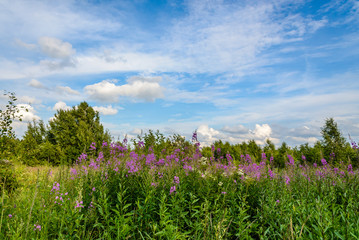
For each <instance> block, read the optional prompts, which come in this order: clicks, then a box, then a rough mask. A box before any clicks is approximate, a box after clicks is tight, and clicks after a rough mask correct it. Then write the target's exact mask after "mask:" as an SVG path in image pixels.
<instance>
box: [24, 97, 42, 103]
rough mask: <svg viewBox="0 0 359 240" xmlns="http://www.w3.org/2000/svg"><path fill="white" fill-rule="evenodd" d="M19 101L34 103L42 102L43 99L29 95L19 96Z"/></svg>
mask: <svg viewBox="0 0 359 240" xmlns="http://www.w3.org/2000/svg"><path fill="white" fill-rule="evenodd" d="M19 102H25V103H29V104H34V103H41V100H37V99H36V98H33V97H29V96H22V97H20V98H19Z"/></svg>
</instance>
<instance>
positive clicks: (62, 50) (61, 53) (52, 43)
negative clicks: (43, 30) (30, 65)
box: [38, 37, 76, 70]
mask: <svg viewBox="0 0 359 240" xmlns="http://www.w3.org/2000/svg"><path fill="white" fill-rule="evenodd" d="M38 44H39V47H40V50H41V52H42V53H43V54H45V55H46V56H47V57H49V58H50V60H49V59H47V60H42V61H41V62H40V63H41V64H43V65H46V66H48V68H49V69H50V70H58V69H62V68H65V67H74V66H75V62H76V60H75V59H74V58H73V55H74V54H75V53H76V51H75V49H73V48H72V45H71V44H70V43H68V42H64V41H62V40H60V39H57V38H52V37H41V38H40V39H39V41H38Z"/></svg>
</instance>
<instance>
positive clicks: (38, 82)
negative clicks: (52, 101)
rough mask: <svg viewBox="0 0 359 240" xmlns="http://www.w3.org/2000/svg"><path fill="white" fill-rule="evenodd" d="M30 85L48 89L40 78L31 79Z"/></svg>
mask: <svg viewBox="0 0 359 240" xmlns="http://www.w3.org/2000/svg"><path fill="white" fill-rule="evenodd" d="M29 86H30V87H34V88H39V89H47V87H45V86H44V85H43V84H42V83H41V82H40V81H39V80H36V79H31V81H30V82H29Z"/></svg>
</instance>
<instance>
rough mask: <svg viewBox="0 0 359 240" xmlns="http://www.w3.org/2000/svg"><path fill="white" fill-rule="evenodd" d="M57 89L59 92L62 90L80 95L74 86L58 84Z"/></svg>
mask: <svg viewBox="0 0 359 240" xmlns="http://www.w3.org/2000/svg"><path fill="white" fill-rule="evenodd" d="M56 90H58V91H59V92H62V93H67V94H70V95H80V93H79V92H78V91H76V90H73V89H72V88H70V87H67V86H66V87H62V86H58V87H56Z"/></svg>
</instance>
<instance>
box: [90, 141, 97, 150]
mask: <svg viewBox="0 0 359 240" xmlns="http://www.w3.org/2000/svg"><path fill="white" fill-rule="evenodd" d="M90 150H96V143H95V142H92V143H91V146H90Z"/></svg>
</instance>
